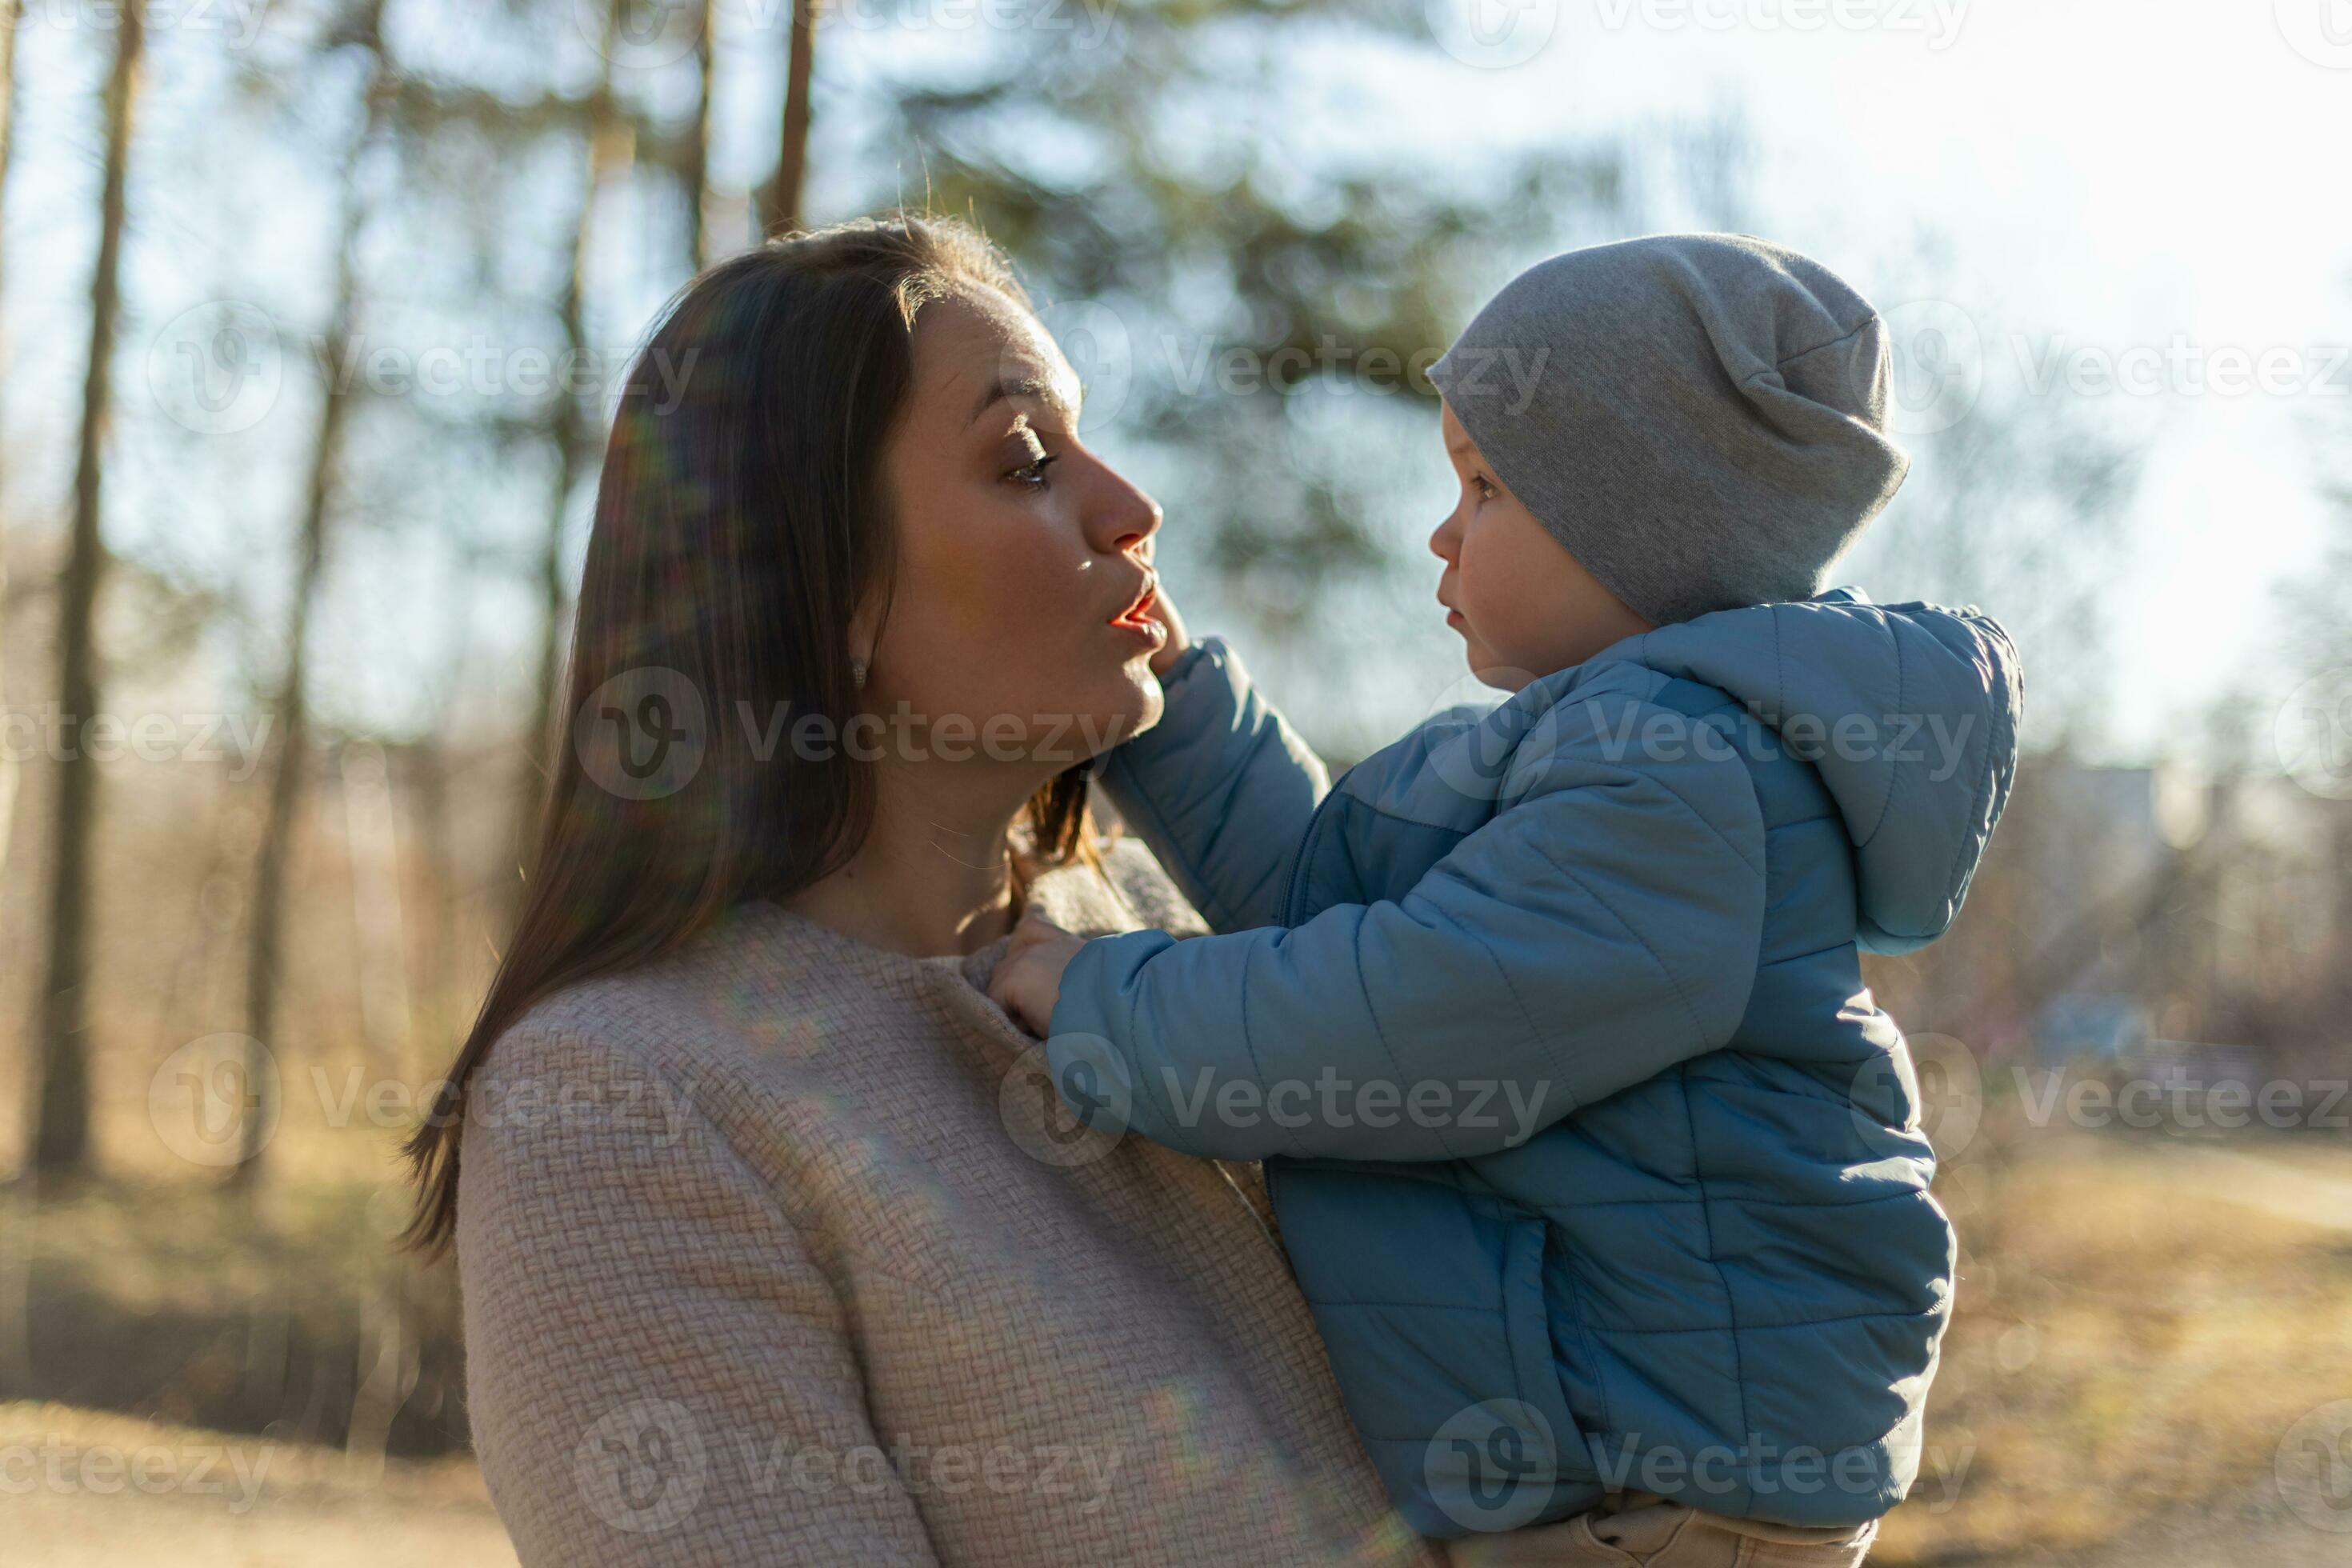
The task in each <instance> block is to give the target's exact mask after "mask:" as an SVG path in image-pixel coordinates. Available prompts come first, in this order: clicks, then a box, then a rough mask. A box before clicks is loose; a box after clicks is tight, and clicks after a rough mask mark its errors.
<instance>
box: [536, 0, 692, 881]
mask: <svg viewBox="0 0 2352 1568" xmlns="http://www.w3.org/2000/svg"><path fill="white" fill-rule="evenodd" d="M618 12H619V5H618V4H617V3H616V4H615V5H614V18H613V20H614V21H615V22H616V21H617V18H618ZM602 55H603V58H604V60H605V61H606V64H605V66H604V73H603V75H601V76H600V77H599V78H598V79H597V81H596V90H595V93H594V95H593V97H592V98H591V99H590V100H589V105H588V132H587V147H586V150H585V153H584V155H583V158H582V161H581V175H580V197H579V202H578V204H577V205H576V206H575V207H574V208H573V213H572V249H571V261H570V267H569V269H568V271H567V273H566V275H565V279H564V285H563V300H562V310H561V311H560V314H561V316H562V329H563V348H564V353H565V355H566V359H565V363H566V364H567V365H569V366H577V365H584V364H587V363H591V362H590V359H589V352H590V344H589V341H588V310H587V285H588V248H589V246H590V244H591V243H592V242H593V239H594V237H595V229H596V197H597V194H598V192H599V191H601V190H602V189H603V187H604V181H605V179H606V177H607V176H608V175H609V174H610V173H611V171H612V170H613V169H614V167H615V166H617V165H618V164H620V163H622V162H623V161H624V156H625V154H624V152H623V146H624V140H623V128H622V126H621V124H620V121H619V117H618V116H617V115H616V114H614V106H613V72H612V66H611V63H610V62H611V58H612V55H613V50H612V49H611V48H610V47H607V48H605V49H604V50H603V51H602ZM696 200H697V203H699V200H700V198H699V197H697V198H696ZM697 210H699V206H698V207H697ZM547 429H548V439H549V440H550V441H551V443H553V445H554V447H555V493H554V495H553V497H552V498H551V502H550V505H549V508H548V520H547V537H546V542H545V546H544V548H543V549H542V550H541V552H540V558H539V591H540V645H539V683H538V702H537V706H536V708H535V709H534V710H533V713H532V724H533V729H532V731H531V741H530V746H531V751H530V762H531V774H530V778H529V779H528V780H527V781H526V783H527V785H528V787H527V788H526V789H525V790H524V792H523V795H522V798H521V800H520V803H519V808H518V812H517V819H516V824H515V829H514V836H513V840H514V846H515V854H516V860H517V864H518V868H519V869H522V868H527V866H528V862H529V860H530V855H531V852H532V850H533V848H534V847H535V839H536V837H537V831H538V824H539V815H540V804H541V795H542V794H543V793H544V785H545V784H546V781H547V780H548V779H550V778H551V777H553V776H554V765H553V764H554V761H555V751H556V748H559V747H561V746H563V745H565V744H568V743H569V740H568V737H569V735H570V733H571V730H570V726H569V725H568V724H567V723H566V722H565V721H564V719H563V717H562V716H561V715H559V714H557V713H556V711H555V709H556V704H557V702H558V701H559V700H561V696H562V680H563V644H564V637H563V633H564V628H565V623H566V619H567V616H568V612H569V609H570V606H571V593H570V590H569V587H568V585H567V584H566V582H565V579H564V571H563V536H564V524H565V521H566V520H567V519H568V518H569V516H570V514H571V510H572V491H573V490H575V489H578V488H579V485H580V474H581V470H582V469H583V468H584V467H585V466H586V465H587V460H588V450H587V447H588V437H589V429H588V416H587V413H586V410H585V409H584V408H583V405H582V403H581V394H580V391H579V389H578V385H577V383H575V382H574V381H573V379H572V375H571V374H566V375H564V376H563V377H562V384H560V385H559V386H558V387H557V389H556V397H555V404H554V406H553V407H552V408H551V410H550V411H549V414H548V427H547ZM506 897H507V900H508V909H509V912H510V913H511V912H512V911H514V910H518V909H520V905H521V900H522V880H521V877H520V876H517V877H515V878H512V879H508V880H507V882H506Z"/></svg>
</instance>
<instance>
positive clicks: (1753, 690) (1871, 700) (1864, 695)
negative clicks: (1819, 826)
mask: <svg viewBox="0 0 2352 1568" xmlns="http://www.w3.org/2000/svg"><path fill="white" fill-rule="evenodd" d="M1618 647H1619V650H1621V651H1622V653H1623V654H1624V655H1625V656H1626V657H1628V658H1633V659H1634V660H1635V661H1637V662H1639V663H1641V664H1643V665H1647V666H1649V667H1650V668H1654V669H1657V670H1660V671H1662V672H1664V673H1665V674H1669V675H1675V676H1680V677H1682V678H1684V679H1690V680H1696V681H1700V682H1703V683H1705V684H1706V685H1709V686H1714V687H1717V688H1719V689H1722V690H1724V691H1726V692H1727V693H1729V694H1730V695H1731V696H1732V697H1734V698H1737V699H1738V700H1740V701H1741V702H1743V703H1745V704H1746V705H1747V707H1748V710H1749V711H1750V712H1751V713H1753V714H1754V715H1755V716H1756V717H1757V718H1758V719H1759V721H1762V722H1763V723H1765V724H1768V725H1769V726H1771V727H1772V728H1773V729H1774V730H1775V731H1778V732H1779V734H1780V740H1781V743H1782V745H1783V746H1784V747H1786V748H1787V750H1788V751H1789V752H1790V753H1791V754H1792V755H1796V756H1799V757H1802V758H1803V759H1804V760H1806V761H1808V762H1810V763H1812V764H1813V767H1814V769H1815V771H1816V772H1818V773H1820V775H1821V778H1822V783H1823V784H1825V785H1826V786H1827V787H1828V790H1829V793H1830V795H1831V796H1832V798H1833V799H1834V800H1835V801H1836V802H1837V807H1838V811H1839V813H1840V814H1841V815H1842V816H1843V817H1844V819H1845V827H1846V834H1847V837H1850V838H1851V839H1852V840H1853V847H1854V868H1855V882H1856V891H1857V894H1858V899H1859V902H1858V916H1857V921H1858V929H1857V931H1856V932H1855V935H1856V938H1857V940H1858V941H1859V942H1861V944H1862V946H1863V947H1864V949H1865V950H1867V951H1870V952H1909V951H1910V950H1911V949H1913V948H1916V947H1919V946H1921V945H1923V944H1925V943H1927V942H1932V941H1934V940H1935V939H1936V938H1937V937H1938V936H1940V935H1942V934H1943V932H1944V930H1945V928H1946V927H1948V926H1949V925H1950V924H1951V923H1952V921H1953V918H1954V917H1955V916H1957V915H1958V913H1959V910H1960V902H1961V900H1962V899H1963V898H1965V897H1966V895H1967V893H1968V887H1969V879H1970V878H1972V877H1973V876H1974V875H1975V874H1976V868H1977V862H1978V860H1979V858H1981V857H1982V856H1983V854H1984V850H1985V846H1986V844H1987V843H1988V842H1989V841H1990V838H1991V837H1992V830H1993V825H1994V824H1995V823H1996V822H1998V821H1999V820H2000V814H2001V809H2002V807H2003V806H2005V805H2007V804H2008V801H2009V791H2010V785H2011V783H2012V781H2013V780H2014V779H2015V777H2016V773H2017V724H2018V719H2019V715H2020V713H2021V710H2022V708H2023V705H2024V677H2023V673H2022V671H2021V668H2020V666H2019V663H2018V657H2017V645H2016V644H2015V642H2013V641H2012V640H2011V637H2010V635H2009V633H2008V632H2007V631H2006V630H2005V629H2003V628H2002V626H2000V623H1999V622H1998V621H1995V620H1994V619H1993V618H1992V617H1991V616H1987V615H1984V614H1981V613H1980V612H1979V611H1978V610H1977V609H1976V607H1975V606H1973V605H1970V606H1968V607H1965V608H1961V609H1947V608H1944V607H1943V606H1941V605H1927V604H1920V603H1916V602H1914V603H1909V604H1901V605H1874V604H1873V603H1871V602H1870V600H1869V598H1868V596H1867V595H1864V593H1863V592H1862V591H1861V590H1860V589H1858V588H1832V589H1831V590H1829V591H1828V592H1827V593H1824V594H1822V595H1817V596H1815V597H1813V598H1811V599H1805V600H1801V601H1797V602H1793V603H1787V604H1775V605H1751V606H1747V607H1743V608H1740V609H1735V610H1718V611H1717V612H1715V613H1713V614H1711V615H1705V616H1697V617H1696V618H1695V619H1692V620H1688V621H1681V622H1677V623H1675V624H1674V625H1671V626H1662V627H1660V628H1659V629H1657V630H1656V631H1654V632H1645V633H1643V634H1642V635H1641V636H1639V637H1630V638H1628V639H1627V640H1626V641H1625V642H1623V643H1622V644H1620V645H1618ZM1603 657H1604V658H1605V657H1606V656H1603Z"/></svg>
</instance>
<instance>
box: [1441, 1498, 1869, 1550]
mask: <svg viewBox="0 0 2352 1568" xmlns="http://www.w3.org/2000/svg"><path fill="white" fill-rule="evenodd" d="M1877 1538H1878V1521H1876V1520H1872V1521H1870V1522H1869V1523H1868V1524H1864V1525H1853V1526H1848V1525H1839V1526H1834V1527H1832V1528H1826V1529H1824V1528H1821V1527H1818V1526H1810V1525H1799V1524H1774V1523H1772V1522H1770V1521H1768V1520H1761V1519H1730V1518H1727V1517H1726V1516H1724V1515H1722V1514H1718V1513H1706V1512H1703V1511H1701V1510H1698V1509H1695V1508H1692V1507H1690V1506H1688V1505H1687V1504H1685V1503H1678V1502H1675V1501H1673V1500H1670V1499H1667V1498H1662V1497H1660V1496H1658V1494H1657V1493H1655V1492H1641V1491H1634V1492H1616V1493H1612V1495H1611V1496H1610V1497H1609V1498H1608V1499H1607V1500H1605V1501H1603V1502H1602V1503H1601V1505H1600V1506H1599V1507H1597V1508H1595V1509H1593V1510H1591V1512H1589V1513H1580V1514H1578V1515H1577V1516H1576V1517H1574V1518H1573V1519H1563V1520H1561V1521H1559V1523H1557V1524H1541V1525H1537V1526H1535V1527H1534V1528H1532V1529H1529V1530H1507V1531H1496V1533H1494V1534H1492V1535H1470V1536H1465V1537H1463V1538H1462V1539H1460V1540H1458V1541H1449V1542H1446V1543H1445V1549H1446V1556H1447V1558H1448V1560H1449V1561H1450V1562H1452V1563H1453V1564H1454V1568H1538V1565H1542V1568H1565V1565H1574V1568H1585V1565H1587V1564H1591V1565H1592V1568H1601V1564H1607V1565H1608V1568H1859V1565H1860V1563H1862V1561H1863V1559H1864V1558H1865V1557H1867V1556H1869V1555H1870V1543H1871V1542H1873V1541H1875V1540H1876V1539H1877Z"/></svg>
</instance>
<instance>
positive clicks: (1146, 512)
mask: <svg viewBox="0 0 2352 1568" xmlns="http://www.w3.org/2000/svg"><path fill="white" fill-rule="evenodd" d="M1102 471H1103V478H1104V494H1103V498H1102V500H1100V501H1099V502H1098V503H1097V507H1096V519H1095V522H1096V527H1097V528H1098V529H1099V530H1100V531H1102V533H1103V535H1104V539H1105V544H1104V548H1106V549H1107V550H1111V551H1119V550H1132V549H1134V548H1135V547H1136V546H1137V545H1139V544H1142V543H1145V542H1148V541H1149V540H1150V538H1151V536H1152V535H1153V534H1155V533H1157V532H1159V531H1160V515H1161V514H1160V503H1159V502H1158V501H1156V500H1152V499H1151V498H1150V496H1148V495H1146V494H1145V493H1144V492H1143V491H1142V490H1141V489H1138V488H1137V487H1136V486H1134V485H1132V484H1130V483H1129V482H1128V480H1127V479H1125V478H1124V477H1122V476H1121V475H1120V474H1119V473H1118V471H1117V470H1115V469H1113V468H1110V467H1109V466H1108V464H1106V465H1104V468H1103V470H1102Z"/></svg>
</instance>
